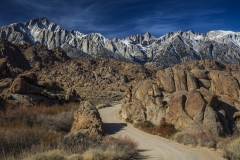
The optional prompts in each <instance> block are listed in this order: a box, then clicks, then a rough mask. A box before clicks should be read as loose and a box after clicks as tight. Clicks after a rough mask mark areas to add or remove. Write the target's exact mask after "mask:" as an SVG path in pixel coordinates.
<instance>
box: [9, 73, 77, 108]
mask: <svg viewBox="0 0 240 160" xmlns="http://www.w3.org/2000/svg"><path fill="white" fill-rule="evenodd" d="M46 83H47V82H46ZM39 84H45V83H44V82H41V83H39V82H38V80H37V75H36V74H35V73H33V72H29V73H28V72H27V73H24V74H19V75H18V76H17V77H16V78H15V79H14V81H13V82H12V84H11V87H10V88H9V91H10V94H11V95H10V96H11V97H12V98H11V99H10V100H9V101H8V102H9V103H12V104H16V103H17V104H23V105H33V104H36V103H45V104H50V105H51V104H63V103H67V102H79V95H78V94H77V93H76V91H75V90H74V89H72V88H69V89H67V90H66V91H64V90H63V89H62V88H60V89H59V90H57V89H58V88H57V87H53V85H50V86H49V85H39ZM53 89H54V90H53Z"/></svg>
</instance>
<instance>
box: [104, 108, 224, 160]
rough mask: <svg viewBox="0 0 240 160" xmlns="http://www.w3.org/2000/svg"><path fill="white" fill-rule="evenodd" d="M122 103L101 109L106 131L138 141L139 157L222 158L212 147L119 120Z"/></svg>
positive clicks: (170, 159)
mask: <svg viewBox="0 0 240 160" xmlns="http://www.w3.org/2000/svg"><path fill="white" fill-rule="evenodd" d="M120 108H121V105H115V106H113V107H108V108H103V109H100V110H99V112H100V115H101V117H102V120H103V123H104V129H105V132H106V133H107V134H109V135H112V136H113V137H116V138H118V137H125V136H128V137H130V138H132V139H134V140H135V141H136V142H137V143H138V145H139V146H138V149H139V153H140V154H139V157H138V158H137V159H155V160H222V159H223V158H222V157H221V155H220V153H218V152H216V151H212V150H210V149H205V148H204V149H202V148H201V149H198V148H192V147H190V146H185V145H182V144H178V143H176V142H173V141H171V140H168V139H165V138H162V137H159V136H155V135H151V134H148V133H145V132H142V131H140V130H138V129H136V128H134V127H133V126H132V125H131V124H126V123H124V122H122V121H121V120H119V118H118V112H119V110H120Z"/></svg>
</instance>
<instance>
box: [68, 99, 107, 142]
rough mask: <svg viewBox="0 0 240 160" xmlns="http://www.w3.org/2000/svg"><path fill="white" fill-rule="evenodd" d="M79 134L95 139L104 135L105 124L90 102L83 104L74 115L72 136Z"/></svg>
mask: <svg viewBox="0 0 240 160" xmlns="http://www.w3.org/2000/svg"><path fill="white" fill-rule="evenodd" d="M79 133H81V134H84V135H88V136H89V137H95V138H96V137H101V136H102V135H103V123H102V119H101V117H100V114H99V112H98V110H97V109H96V108H95V106H93V105H92V104H91V103H90V102H89V101H85V102H83V103H82V104H81V105H80V107H79V109H78V110H77V111H76V112H75V113H74V123H73V125H72V129H71V132H70V135H76V134H79Z"/></svg>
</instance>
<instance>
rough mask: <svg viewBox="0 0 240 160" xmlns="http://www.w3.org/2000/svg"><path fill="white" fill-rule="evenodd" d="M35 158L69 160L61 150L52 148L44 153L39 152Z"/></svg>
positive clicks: (41, 159)
mask: <svg viewBox="0 0 240 160" xmlns="http://www.w3.org/2000/svg"><path fill="white" fill-rule="evenodd" d="M33 159H34V160H67V158H66V157H65V156H64V153H63V151H61V150H58V149H56V150H50V151H46V152H43V153H39V154H37V155H35V156H34V157H33Z"/></svg>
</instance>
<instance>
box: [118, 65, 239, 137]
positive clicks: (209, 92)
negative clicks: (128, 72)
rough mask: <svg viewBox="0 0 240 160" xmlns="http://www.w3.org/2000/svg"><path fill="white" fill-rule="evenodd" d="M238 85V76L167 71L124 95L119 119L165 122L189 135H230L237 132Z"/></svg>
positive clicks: (158, 73)
mask: <svg viewBox="0 0 240 160" xmlns="http://www.w3.org/2000/svg"><path fill="white" fill-rule="evenodd" d="M239 84H240V74H239V73H238V72H227V71H220V70H202V69H191V70H188V69H181V68H176V67H172V68H167V69H164V70H160V71H158V72H157V74H156V80H145V81H142V82H140V83H138V84H137V85H135V86H131V87H130V88H129V89H128V90H127V91H126V93H125V96H124V99H123V101H122V109H121V116H122V118H123V119H124V120H126V121H128V122H132V123H141V122H144V121H150V122H151V123H153V124H154V125H158V124H160V123H161V121H165V122H167V123H169V124H173V125H174V126H175V128H176V129H178V130H181V131H185V132H187V133H192V134H203V133H204V134H211V135H213V136H221V135H227V134H231V133H232V132H233V131H234V130H235V129H237V128H238V129H240V128H239V124H238V123H239V122H238V121H239V118H238V117H239V114H238V113H239V110H240V97H239V96H240V95H239V94H240V86H239Z"/></svg>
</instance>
